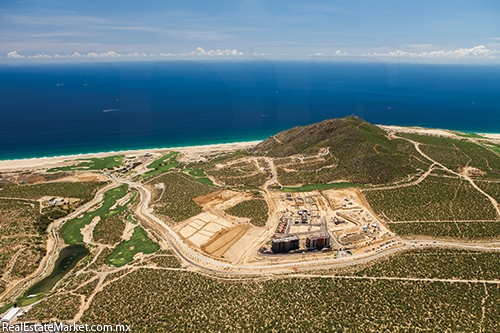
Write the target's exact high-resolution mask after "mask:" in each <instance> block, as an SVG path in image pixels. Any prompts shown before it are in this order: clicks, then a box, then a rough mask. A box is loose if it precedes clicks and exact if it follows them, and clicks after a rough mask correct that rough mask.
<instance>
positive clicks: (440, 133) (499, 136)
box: [377, 125, 500, 140]
mask: <svg viewBox="0 0 500 333" xmlns="http://www.w3.org/2000/svg"><path fill="white" fill-rule="evenodd" d="M377 126H378V127H380V128H382V129H383V130H385V131H390V132H403V133H413V134H427V135H437V136H444V137H458V136H457V135H456V134H454V133H453V132H452V131H449V130H444V129H432V128H423V127H402V126H393V125H377ZM476 134H478V135H481V136H484V138H485V139H495V140H499V139H500V134H498V133H476Z"/></svg>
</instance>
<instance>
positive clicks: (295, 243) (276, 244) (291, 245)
mask: <svg viewBox="0 0 500 333" xmlns="http://www.w3.org/2000/svg"><path fill="white" fill-rule="evenodd" d="M298 248H299V237H297V236H288V237H283V238H272V239H271V250H272V251H273V253H279V252H290V251H292V250H296V249H298Z"/></svg>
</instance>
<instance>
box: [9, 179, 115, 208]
mask: <svg viewBox="0 0 500 333" xmlns="http://www.w3.org/2000/svg"><path fill="white" fill-rule="evenodd" d="M106 184H107V182H78V183H77V182H74V183H42V184H32V185H31V184H29V185H17V186H8V187H6V188H4V189H2V190H0V197H4V198H19V199H39V198H41V197H43V196H54V197H68V198H79V199H81V200H82V203H85V202H87V201H90V199H92V197H93V196H94V194H95V193H96V192H97V190H98V189H99V188H101V187H103V186H104V185H106Z"/></svg>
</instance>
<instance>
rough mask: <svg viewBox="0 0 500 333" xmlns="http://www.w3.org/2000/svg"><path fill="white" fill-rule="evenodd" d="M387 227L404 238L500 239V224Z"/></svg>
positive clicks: (394, 224)
mask: <svg viewBox="0 0 500 333" xmlns="http://www.w3.org/2000/svg"><path fill="white" fill-rule="evenodd" d="M388 226H389V228H390V229H391V230H392V231H393V232H394V233H396V234H398V235H399V236H402V237H406V238H407V237H410V236H417V235H421V236H431V237H438V238H443V237H445V238H446V237H451V238H460V239H464V240H467V239H471V240H474V239H477V240H486V239H489V240H495V239H500V222H474V221H473V222H463V221H458V222H407V223H388ZM410 238H411V237H410Z"/></svg>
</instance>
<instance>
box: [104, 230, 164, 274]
mask: <svg viewBox="0 0 500 333" xmlns="http://www.w3.org/2000/svg"><path fill="white" fill-rule="evenodd" d="M159 249H160V246H159V245H158V244H156V243H154V242H153V241H152V240H151V239H150V238H149V237H148V234H147V233H146V231H145V230H144V229H142V228H141V226H137V227H135V228H134V234H133V235H132V237H131V238H130V239H129V240H128V241H126V242H122V243H120V244H119V245H118V246H117V247H116V248H115V250H114V251H113V253H111V255H110V256H109V257H108V260H107V262H108V264H112V265H113V266H116V267H120V266H123V265H125V264H127V263H129V262H131V261H132V260H133V259H134V256H135V255H136V254H137V253H139V252H142V253H144V254H151V253H154V252H156V251H158V250H159Z"/></svg>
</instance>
